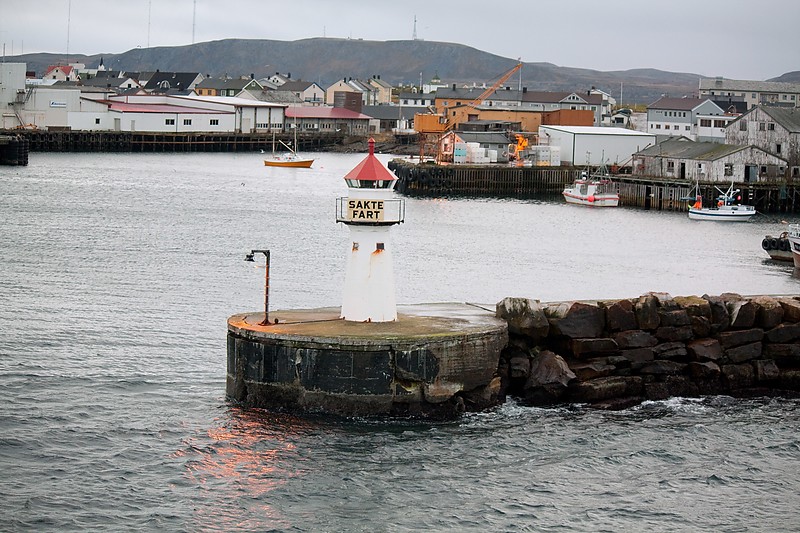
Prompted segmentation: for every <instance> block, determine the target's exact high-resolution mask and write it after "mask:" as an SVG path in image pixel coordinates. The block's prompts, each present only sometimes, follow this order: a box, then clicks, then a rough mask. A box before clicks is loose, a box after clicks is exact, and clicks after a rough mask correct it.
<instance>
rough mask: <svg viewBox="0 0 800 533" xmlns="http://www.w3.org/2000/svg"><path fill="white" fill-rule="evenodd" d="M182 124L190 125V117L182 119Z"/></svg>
mask: <svg viewBox="0 0 800 533" xmlns="http://www.w3.org/2000/svg"><path fill="white" fill-rule="evenodd" d="M183 125H184V126H191V125H192V119H190V118H185V119H183Z"/></svg>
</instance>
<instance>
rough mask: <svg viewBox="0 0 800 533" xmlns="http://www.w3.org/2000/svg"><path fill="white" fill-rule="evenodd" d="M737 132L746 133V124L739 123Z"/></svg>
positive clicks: (743, 122) (742, 121) (741, 121)
mask: <svg viewBox="0 0 800 533" xmlns="http://www.w3.org/2000/svg"><path fill="white" fill-rule="evenodd" d="M739 131H747V122H745V121H744V120H740V121H739Z"/></svg>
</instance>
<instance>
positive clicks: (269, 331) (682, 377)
mask: <svg viewBox="0 0 800 533" xmlns="http://www.w3.org/2000/svg"><path fill="white" fill-rule="evenodd" d="M271 316H273V315H271ZM274 316H275V317H276V319H277V320H275V323H273V324H268V325H263V319H264V314H263V313H245V314H239V315H235V316H232V317H231V318H230V319H229V321H228V360H227V368H228V371H227V385H226V387H227V389H226V390H227V394H228V396H229V397H230V398H231V399H232V400H234V401H237V402H240V403H241V404H243V405H246V406H251V407H261V408H267V409H278V410H288V411H293V412H302V413H319V412H322V413H332V414H337V415H342V416H376V415H377V416H409V417H422V418H437V419H441V418H445V419H446V418H452V417H457V416H458V415H459V414H461V413H463V412H472V411H482V410H486V409H491V408H492V407H495V406H497V405H500V404H502V403H503V402H505V401H507V399H508V398H515V399H517V401H519V402H521V403H523V404H527V405H536V406H552V405H560V404H576V403H577V404H586V405H589V406H592V407H595V408H598V409H622V408H627V407H631V406H633V405H637V404H639V403H641V402H643V401H646V400H664V399H667V398H670V397H700V396H704V395H730V396H736V397H752V396H770V395H772V396H786V397H796V396H797V395H798V394H800V296H780V297H775V296H767V295H763V296H741V295H738V294H734V293H725V294H722V295H719V296H709V295H703V296H676V297H673V296H671V295H669V294H666V293H647V294H644V295H642V296H639V297H636V298H630V299H621V300H609V301H592V302H588V301H568V302H550V303H542V302H539V301H536V300H530V299H526V298H504V299H503V300H501V301H500V302H498V303H497V304H496V305H495V308H494V309H491V308H490V307H486V306H480V305H472V304H454V303H448V304H427V305H410V306H399V308H398V318H397V320H396V321H392V322H383V323H371V322H363V323H357V322H351V321H346V320H343V319H341V318H340V317H339V309H338V308H326V309H316V310H295V311H279V312H277V313H276V314H275V315H274Z"/></svg>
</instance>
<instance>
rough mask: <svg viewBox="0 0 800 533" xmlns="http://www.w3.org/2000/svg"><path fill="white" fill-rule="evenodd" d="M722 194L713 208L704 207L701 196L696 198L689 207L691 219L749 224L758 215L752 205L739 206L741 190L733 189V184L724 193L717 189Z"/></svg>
mask: <svg viewBox="0 0 800 533" xmlns="http://www.w3.org/2000/svg"><path fill="white" fill-rule="evenodd" d="M717 190H718V191H719V192H720V193H721V194H720V195H719V196H718V197H717V203H716V205H714V206H711V207H703V197H702V196H701V195H699V194H698V195H697V196H695V201H694V204H691V205H690V206H689V218H690V219H692V220H714V221H718V222H747V221H748V220H750V219H751V218H753V216H755V214H756V213H757V211H756V208H755V207H753V206H752V205H745V204H737V203H735V202H736V201H738V200H739V198H740V197H737V196H736V195H737V194H738V193H739V189H735V190H734V188H733V183H731V186H730V187H728V190H727V191H725V192H723V191H722V189H720V188H719V187H717Z"/></svg>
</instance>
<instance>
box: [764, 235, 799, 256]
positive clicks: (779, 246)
mask: <svg viewBox="0 0 800 533" xmlns="http://www.w3.org/2000/svg"><path fill="white" fill-rule="evenodd" d="M761 248H762V249H763V250H764V251H765V252H767V253H768V254H769V257H770V259H773V260H775V261H793V260H794V259H792V243H791V242H789V232H788V231H784V232H782V233H781V234H779V235H778V236H777V237H776V236H773V235H765V236H764V239H763V240H762V241H761Z"/></svg>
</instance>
